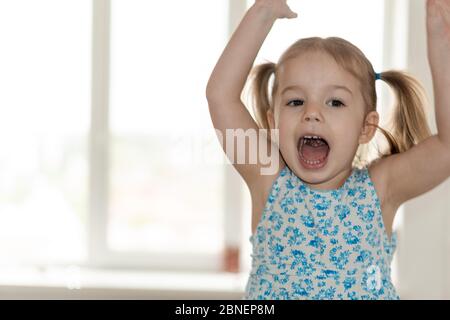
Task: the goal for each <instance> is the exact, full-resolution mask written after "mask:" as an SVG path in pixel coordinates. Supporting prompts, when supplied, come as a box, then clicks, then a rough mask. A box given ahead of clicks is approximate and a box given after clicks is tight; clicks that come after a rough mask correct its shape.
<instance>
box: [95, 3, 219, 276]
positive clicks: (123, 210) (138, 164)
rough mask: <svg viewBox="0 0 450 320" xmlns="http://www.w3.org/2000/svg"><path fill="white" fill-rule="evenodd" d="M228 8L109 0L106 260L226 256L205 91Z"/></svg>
mask: <svg viewBox="0 0 450 320" xmlns="http://www.w3.org/2000/svg"><path fill="white" fill-rule="evenodd" d="M227 8H228V3H227V1H225V0H222V1H214V2H210V1H201V0H197V1H189V2H186V1H164V2H158V3H154V2H151V1H146V0H131V1H111V43H110V90H109V114H110V119H109V120H110V121H109V128H110V130H109V134H110V136H109V153H108V157H109V158H108V162H109V173H108V175H109V179H108V180H109V184H108V185H107V187H108V190H109V193H108V197H107V199H105V200H107V201H108V206H107V207H108V212H107V215H106V217H105V219H104V220H103V222H104V223H106V225H107V228H106V245H105V248H104V249H105V259H106V261H107V262H106V263H107V264H110V263H112V264H123V261H124V260H126V261H127V262H126V263H127V264H133V265H135V266H136V265H143V266H160V267H163V268H166V267H167V268H171V267H170V265H171V264H172V263H173V264H175V265H178V266H179V267H181V265H183V264H185V266H186V268H189V267H190V266H192V264H195V263H198V265H199V266H200V265H202V266H203V267H204V266H205V264H206V265H208V264H209V265H210V266H211V268H215V267H214V266H217V264H218V258H219V257H220V252H221V250H222V247H223V245H224V232H223V209H222V208H223V203H224V199H225V197H224V194H225V190H224V165H223V162H220V161H214V160H213V159H216V160H217V159H221V157H222V150H221V148H220V145H219V144H218V143H217V140H216V139H217V138H216V136H215V133H214V130H213V127H212V125H211V121H210V119H209V113H208V108H207V104H206V98H205V95H204V92H205V88H206V83H207V80H208V78H209V75H210V73H211V71H212V69H213V67H214V64H215V62H216V59H217V57H218V55H219V54H220V50H221V44H222V43H223V41H224V39H225V38H226V27H227V15H226V13H227ZM205 12H208V14H205ZM211 26H214V28H212V27H211ZM211 160H212V161H211ZM183 256H185V257H186V258H183ZM124 257H126V259H124ZM189 257H197V259H196V258H194V259H192V258H189ZM183 260H185V261H183ZM157 261H160V262H157ZM169 261H172V262H169ZM173 267H174V266H173Z"/></svg>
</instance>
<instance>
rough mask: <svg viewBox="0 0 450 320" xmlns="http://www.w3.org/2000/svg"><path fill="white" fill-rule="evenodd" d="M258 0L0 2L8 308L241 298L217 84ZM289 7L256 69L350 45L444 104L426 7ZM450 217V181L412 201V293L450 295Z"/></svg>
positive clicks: (243, 211) (245, 251) (3, 275)
mask: <svg viewBox="0 0 450 320" xmlns="http://www.w3.org/2000/svg"><path fill="white" fill-rule="evenodd" d="M253 2H254V1H250V0H248V1H245V0H214V1H210V0H190V1H183V0H167V1H158V2H156V1H150V0H127V1H125V0H0V39H1V50H0V88H1V89H0V299H16V298H21V299H30V298H33V299H36V298H37V299H54V298H56V299H72V298H73V299H79V298H83V299H92V298H96V299H103V298H124V299H127V298H130V299H240V298H241V297H242V294H243V291H244V287H245V284H246V280H247V277H248V272H249V270H250V263H251V262H250V252H251V251H250V250H251V247H250V242H249V237H250V234H251V228H250V219H251V217H250V209H251V207H250V195H249V192H248V190H247V189H246V187H245V185H244V183H243V181H242V180H241V179H240V177H239V176H238V174H237V173H236V172H235V171H234V169H233V168H232V166H231V165H229V164H228V162H227V161H226V159H225V156H224V155H223V152H222V149H221V148H220V145H219V143H218V141H217V138H216V136H215V132H214V129H213V126H212V124H211V121H210V118H209V113H208V107H207V102H206V98H205V89H206V84H207V81H208V78H209V76H210V74H211V72H212V70H213V68H214V66H215V63H216V62H217V60H218V58H219V56H220V54H221V53H222V50H223V49H224V47H225V45H226V43H227V41H228V40H229V38H230V36H231V34H232V32H233V31H234V30H235V28H236V26H237V24H238V23H239V21H240V20H241V19H242V17H243V15H244V14H245V12H246V10H247V9H248V8H249V7H250V6H251V5H252V4H253ZM288 3H289V5H290V6H291V8H292V9H293V11H295V12H297V13H299V17H298V18H297V19H295V20H286V19H285V20H278V21H277V22H276V23H275V25H274V27H273V29H272V31H271V33H270V34H269V36H268V37H267V40H266V42H265V43H264V45H263V47H262V49H261V51H260V53H259V55H258V57H257V59H256V61H255V63H260V62H263V60H270V61H273V62H276V61H277V60H278V57H279V56H280V55H281V53H282V52H283V51H284V50H285V49H286V48H287V47H288V46H289V45H290V44H291V43H292V42H294V41H296V40H297V39H299V38H303V37H309V36H321V37H328V36H339V37H343V38H345V39H347V40H349V41H351V42H352V43H354V44H355V45H357V46H358V47H359V48H360V49H361V50H363V52H364V53H365V54H366V55H367V57H368V58H369V60H370V61H372V63H373V66H374V68H375V70H376V71H377V72H381V71H384V70H387V69H389V68H395V69H407V70H408V71H409V72H411V73H412V74H413V75H415V76H416V77H418V78H419V79H420V80H421V81H422V83H423V84H424V87H425V88H426V90H427V93H428V95H429V98H430V103H431V105H432V103H433V97H432V84H431V77H430V71H429V67H428V61H427V57H426V38H425V1H424V0H386V1H383V0H376V1H375V0H364V1H361V0H340V1H334V0H314V1H312V0H309V1H306V0H290V1H288ZM377 92H378V94H379V102H378V103H379V106H378V108H379V109H378V110H379V112H380V114H381V124H382V125H383V121H384V120H387V116H388V115H389V107H390V105H391V103H392V102H393V97H392V94H391V92H390V91H389V89H388V88H387V87H385V86H384V85H383V83H381V82H377ZM429 120H430V126H431V128H433V131H434V132H436V126H435V120H434V113H433V108H430V112H429ZM379 138H380V137H379V136H378V137H377V139H379ZM380 143H381V142H380ZM418 174H420V173H418ZM449 211H450V185H449V183H448V180H447V181H446V182H445V183H443V184H442V185H440V186H439V187H437V188H436V189H434V190H432V191H430V192H429V193H427V194H424V195H422V196H421V197H419V198H417V199H414V200H411V201H409V202H407V203H405V204H404V205H403V206H402V207H401V208H400V209H399V212H398V214H397V216H396V220H395V229H396V230H397V232H398V235H399V246H398V250H397V253H396V255H395V259H394V262H393V266H392V267H393V280H394V283H395V285H396V287H397V289H398V292H399V294H400V296H401V297H402V298H404V299H449V298H450V252H449V249H450V232H449V227H450V218H449Z"/></svg>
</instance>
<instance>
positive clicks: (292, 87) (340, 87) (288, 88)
mask: <svg viewBox="0 0 450 320" xmlns="http://www.w3.org/2000/svg"><path fill="white" fill-rule="evenodd" d="M326 88H332V89H342V90H345V91H347V92H348V93H350V95H351V96H353V92H352V91H351V90H350V89H349V88H347V87H346V86H340V85H336V84H334V85H330V86H327V87H326ZM297 89H300V90H301V89H302V87H300V86H297V85H292V86H287V87H286V88H284V89H283V90H282V91H281V94H284V93H285V92H286V91H289V90H297Z"/></svg>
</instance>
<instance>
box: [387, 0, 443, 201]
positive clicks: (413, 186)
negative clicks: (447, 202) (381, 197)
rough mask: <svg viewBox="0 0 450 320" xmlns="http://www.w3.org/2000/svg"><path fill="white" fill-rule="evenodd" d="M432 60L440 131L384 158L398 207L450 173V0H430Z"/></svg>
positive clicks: (431, 67)
mask: <svg viewBox="0 0 450 320" xmlns="http://www.w3.org/2000/svg"><path fill="white" fill-rule="evenodd" d="M426 10H427V45H428V48H427V49H428V61H429V64H430V69H431V73H432V80H433V89H434V98H435V99H434V100H435V104H434V107H435V114H436V124H437V129H438V133H437V134H435V135H432V136H431V137H429V138H427V139H425V140H424V141H422V142H420V143H418V144H417V145H415V146H414V147H413V148H411V149H409V150H407V151H406V152H404V153H400V154H395V155H393V156H390V157H387V158H386V159H384V161H380V162H384V163H385V164H386V166H385V167H386V168H385V169H383V170H384V172H386V176H387V177H388V178H387V185H388V187H387V188H388V190H389V194H390V198H391V202H392V203H394V205H395V207H398V206H400V205H401V204H402V203H404V202H406V201H408V200H409V199H412V198H414V197H417V196H419V195H421V194H423V193H425V192H427V191H429V190H431V189H433V188H435V187H436V186H437V185H439V184H441V183H442V182H443V181H444V180H446V179H448V177H450V90H449V88H450V0H427V3H426Z"/></svg>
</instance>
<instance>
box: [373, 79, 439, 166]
mask: <svg viewBox="0 0 450 320" xmlns="http://www.w3.org/2000/svg"><path fill="white" fill-rule="evenodd" d="M380 79H381V80H383V81H385V82H386V83H387V84H388V85H389V87H390V88H391V89H392V90H393V91H394V93H395V97H396V103H395V105H394V108H393V112H392V113H391V115H390V119H389V120H390V123H389V125H390V127H391V130H392V133H389V132H388V131H386V130H384V129H383V128H381V127H378V129H380V130H381V132H382V133H383V135H384V136H385V137H386V139H387V141H388V144H389V148H388V151H387V153H384V154H381V157H382V158H383V157H386V156H389V155H393V154H396V153H401V152H405V151H406V150H408V149H410V148H412V147H413V146H414V145H415V144H417V143H419V142H421V141H422V140H424V139H426V138H428V137H429V136H431V131H430V128H429V126H428V122H427V117H426V112H425V111H426V109H425V97H426V95H425V91H424V89H423V87H422V86H421V84H420V83H419V81H418V80H416V79H415V78H414V77H412V76H411V75H409V74H407V73H406V72H403V71H397V70H390V71H386V72H383V73H381V74H380Z"/></svg>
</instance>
